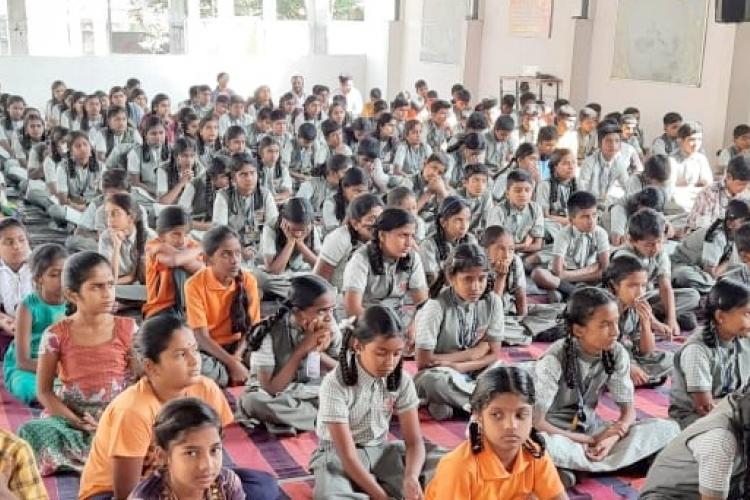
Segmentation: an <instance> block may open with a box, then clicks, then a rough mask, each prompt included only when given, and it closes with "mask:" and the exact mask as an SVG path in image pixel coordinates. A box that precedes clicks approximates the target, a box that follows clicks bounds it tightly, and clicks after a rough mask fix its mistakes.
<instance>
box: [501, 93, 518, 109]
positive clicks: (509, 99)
mask: <svg viewBox="0 0 750 500" xmlns="http://www.w3.org/2000/svg"><path fill="white" fill-rule="evenodd" d="M500 102H502V104H503V105H505V106H510V107H511V108H512V107H513V106H515V105H516V96H514V95H513V94H505V95H504V96H503V98H502V99H501V100H500Z"/></svg>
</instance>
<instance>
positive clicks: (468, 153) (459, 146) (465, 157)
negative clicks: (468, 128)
mask: <svg viewBox="0 0 750 500" xmlns="http://www.w3.org/2000/svg"><path fill="white" fill-rule="evenodd" d="M485 149H487V144H486V143H485V141H484V136H483V135H482V134H480V133H477V132H471V133H468V134H461V135H460V136H458V139H457V140H456V141H455V142H454V143H453V144H452V145H451V147H450V148H448V151H447V152H448V154H453V162H452V165H451V168H450V169H449V172H448V175H447V177H448V183H449V184H450V185H451V187H452V188H454V189H458V188H460V187H461V186H462V185H463V181H464V178H465V175H464V169H465V168H466V165H472V164H475V163H481V162H482V159H483V158H484V151H485Z"/></svg>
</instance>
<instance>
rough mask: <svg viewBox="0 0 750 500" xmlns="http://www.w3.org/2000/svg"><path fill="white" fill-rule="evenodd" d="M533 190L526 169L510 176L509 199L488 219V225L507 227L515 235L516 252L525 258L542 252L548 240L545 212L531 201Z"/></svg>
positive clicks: (507, 192) (513, 172)
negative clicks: (545, 235)
mask: <svg viewBox="0 0 750 500" xmlns="http://www.w3.org/2000/svg"><path fill="white" fill-rule="evenodd" d="M533 189H534V187H533V181H532V179H531V176H529V174H527V173H526V172H524V171H523V170H514V171H512V172H511V173H509V174H508V184H507V188H506V191H505V200H503V201H502V202H500V204H499V205H497V206H495V207H494V208H493V209H492V211H491V212H490V216H489V218H488V220H487V225H488V226H503V227H504V228H505V229H507V230H508V231H510V232H511V233H513V239H514V241H515V244H516V252H518V253H521V254H524V257H527V256H530V255H534V254H536V253H537V252H538V251H539V250H541V249H542V241H543V240H544V212H542V207H540V206H539V204H538V203H536V202H535V201H531V194H532V191H533Z"/></svg>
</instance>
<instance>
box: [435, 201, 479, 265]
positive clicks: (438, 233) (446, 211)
mask: <svg viewBox="0 0 750 500" xmlns="http://www.w3.org/2000/svg"><path fill="white" fill-rule="evenodd" d="M464 210H469V212H471V208H470V207H469V204H468V203H467V202H466V200H464V199H463V198H461V197H459V196H448V197H446V198H445V199H444V200H443V203H442V204H441V205H440V210H439V211H438V215H437V223H436V224H435V234H434V235H433V236H432V239H433V240H434V241H435V246H436V247H437V252H438V255H437V257H438V261H439V262H443V261H445V259H447V258H448V254H449V252H450V248H449V246H448V240H447V238H446V234H445V228H444V227H443V222H445V221H447V220H448V219H449V218H451V217H453V216H455V215H457V214H459V213H461V212H463V211H464ZM467 235H468V234H464V235H463V236H461V237H460V238H459V239H458V243H464V242H465V241H466V239H467Z"/></svg>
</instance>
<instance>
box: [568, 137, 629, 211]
mask: <svg viewBox="0 0 750 500" xmlns="http://www.w3.org/2000/svg"><path fill="white" fill-rule="evenodd" d="M628 167H629V163H627V161H626V159H625V158H624V157H623V156H622V155H621V154H620V153H618V154H616V155H615V157H614V158H612V160H610V161H609V162H608V161H607V160H605V159H604V156H602V154H601V153H600V152H598V151H597V152H596V153H594V154H592V155H590V156H588V157H587V158H586V159H585V160H584V162H583V165H582V166H581V172H580V173H579V174H578V189H580V190H583V191H588V192H590V193H591V194H593V195H594V196H596V199H597V202H598V203H599V208H600V209H604V208H606V207H609V206H610V205H611V204H612V203H613V202H614V201H615V200H617V199H619V198H622V196H623V195H624V190H625V184H626V183H627V181H628ZM618 187H619V191H618Z"/></svg>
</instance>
